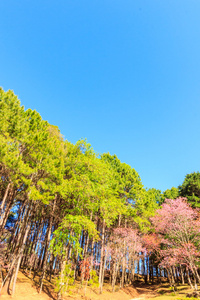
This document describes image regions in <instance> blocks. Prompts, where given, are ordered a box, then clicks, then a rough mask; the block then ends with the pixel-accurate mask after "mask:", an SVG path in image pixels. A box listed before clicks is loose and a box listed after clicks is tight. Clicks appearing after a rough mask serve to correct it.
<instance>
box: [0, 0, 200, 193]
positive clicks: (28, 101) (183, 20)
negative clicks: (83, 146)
mask: <svg viewBox="0 0 200 300" xmlns="http://www.w3.org/2000/svg"><path fill="white" fill-rule="evenodd" d="M0 11H1V18H0V65H1V68H0V85H1V86H2V87H3V88H4V89H5V90H7V89H12V90H14V92H15V93H16V94H17V95H18V97H19V98H20V100H21V103H22V104H23V105H24V106H25V108H26V109H27V108H32V109H36V110H37V111H38V112H39V113H40V114H41V116H42V117H43V119H45V120H48V121H49V122H50V123H51V124H54V125H57V126H58V127H59V128H60V130H61V132H62V134H63V135H64V136H65V138H66V139H67V140H69V141H71V142H73V143H75V142H76V141H77V140H79V139H80V138H87V140H88V142H89V143H90V144H91V145H92V146H93V148H94V150H95V151H96V152H98V153H104V152H110V153H111V154H116V155H117V156H118V157H119V159H120V160H121V161H122V162H126V163H127V164H129V165H131V166H132V167H133V168H135V169H136V171H137V172H138V173H139V175H140V176H141V179H142V182H143V184H144V186H145V187H147V188H152V187H154V188H158V189H161V190H166V189H168V188H171V187H172V186H178V185H179V184H181V183H182V182H183V180H184V177H185V175H186V174H187V173H191V172H194V171H199V170H200V155H199V148H200V118H199V111H200V18H199V12H200V1H199V0H196V1H194V0H187V1H185V0H176V1H174V0H162V1H160V0H151V1H150V0H146V1H145V0H140V1H138V0H134V1H133V0H125V1H122V0H120V1H119V0H101V1H100V0H98V1H97V0H84V1H83V0H79V1H77V0H62V1H61V0H57V1H52V0H41V1H30V0H17V1H16V0H6V1H1V2H0Z"/></svg>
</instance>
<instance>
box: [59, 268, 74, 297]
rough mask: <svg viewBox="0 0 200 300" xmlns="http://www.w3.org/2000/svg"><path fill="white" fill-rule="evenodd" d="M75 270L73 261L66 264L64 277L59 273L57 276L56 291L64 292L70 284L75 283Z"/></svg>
mask: <svg viewBox="0 0 200 300" xmlns="http://www.w3.org/2000/svg"><path fill="white" fill-rule="evenodd" d="M74 272H75V271H74V270H73V266H72V264H71V263H67V264H66V265H65V269H64V271H63V274H62V278H61V275H59V276H58V277H57V278H56V284H55V285H56V287H55V291H56V292H60V293H61V294H64V293H65V292H66V291H67V289H68V286H70V285H73V283H74Z"/></svg>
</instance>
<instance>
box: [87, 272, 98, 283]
mask: <svg viewBox="0 0 200 300" xmlns="http://www.w3.org/2000/svg"><path fill="white" fill-rule="evenodd" d="M98 283H99V279H98V276H97V272H96V270H91V271H90V280H89V281H88V285H92V286H97V285H98Z"/></svg>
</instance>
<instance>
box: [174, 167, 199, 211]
mask: <svg viewBox="0 0 200 300" xmlns="http://www.w3.org/2000/svg"><path fill="white" fill-rule="evenodd" d="M179 193H180V196H182V197H186V198H187V199H188V202H189V203H191V205H192V207H198V208H200V173H199V172H194V173H191V174H187V175H186V176H185V179H184V181H183V183H182V185H180V186H179Z"/></svg>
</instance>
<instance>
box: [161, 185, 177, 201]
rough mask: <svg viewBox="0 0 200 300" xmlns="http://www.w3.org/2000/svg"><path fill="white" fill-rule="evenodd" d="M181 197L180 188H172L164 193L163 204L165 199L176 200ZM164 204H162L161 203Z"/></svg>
mask: <svg viewBox="0 0 200 300" xmlns="http://www.w3.org/2000/svg"><path fill="white" fill-rule="evenodd" d="M178 197H179V190H178V188H175V187H172V188H171V189H168V190H166V191H164V192H163V202H164V200H165V199H176V198H178ZM160 204H162V203H160Z"/></svg>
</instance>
